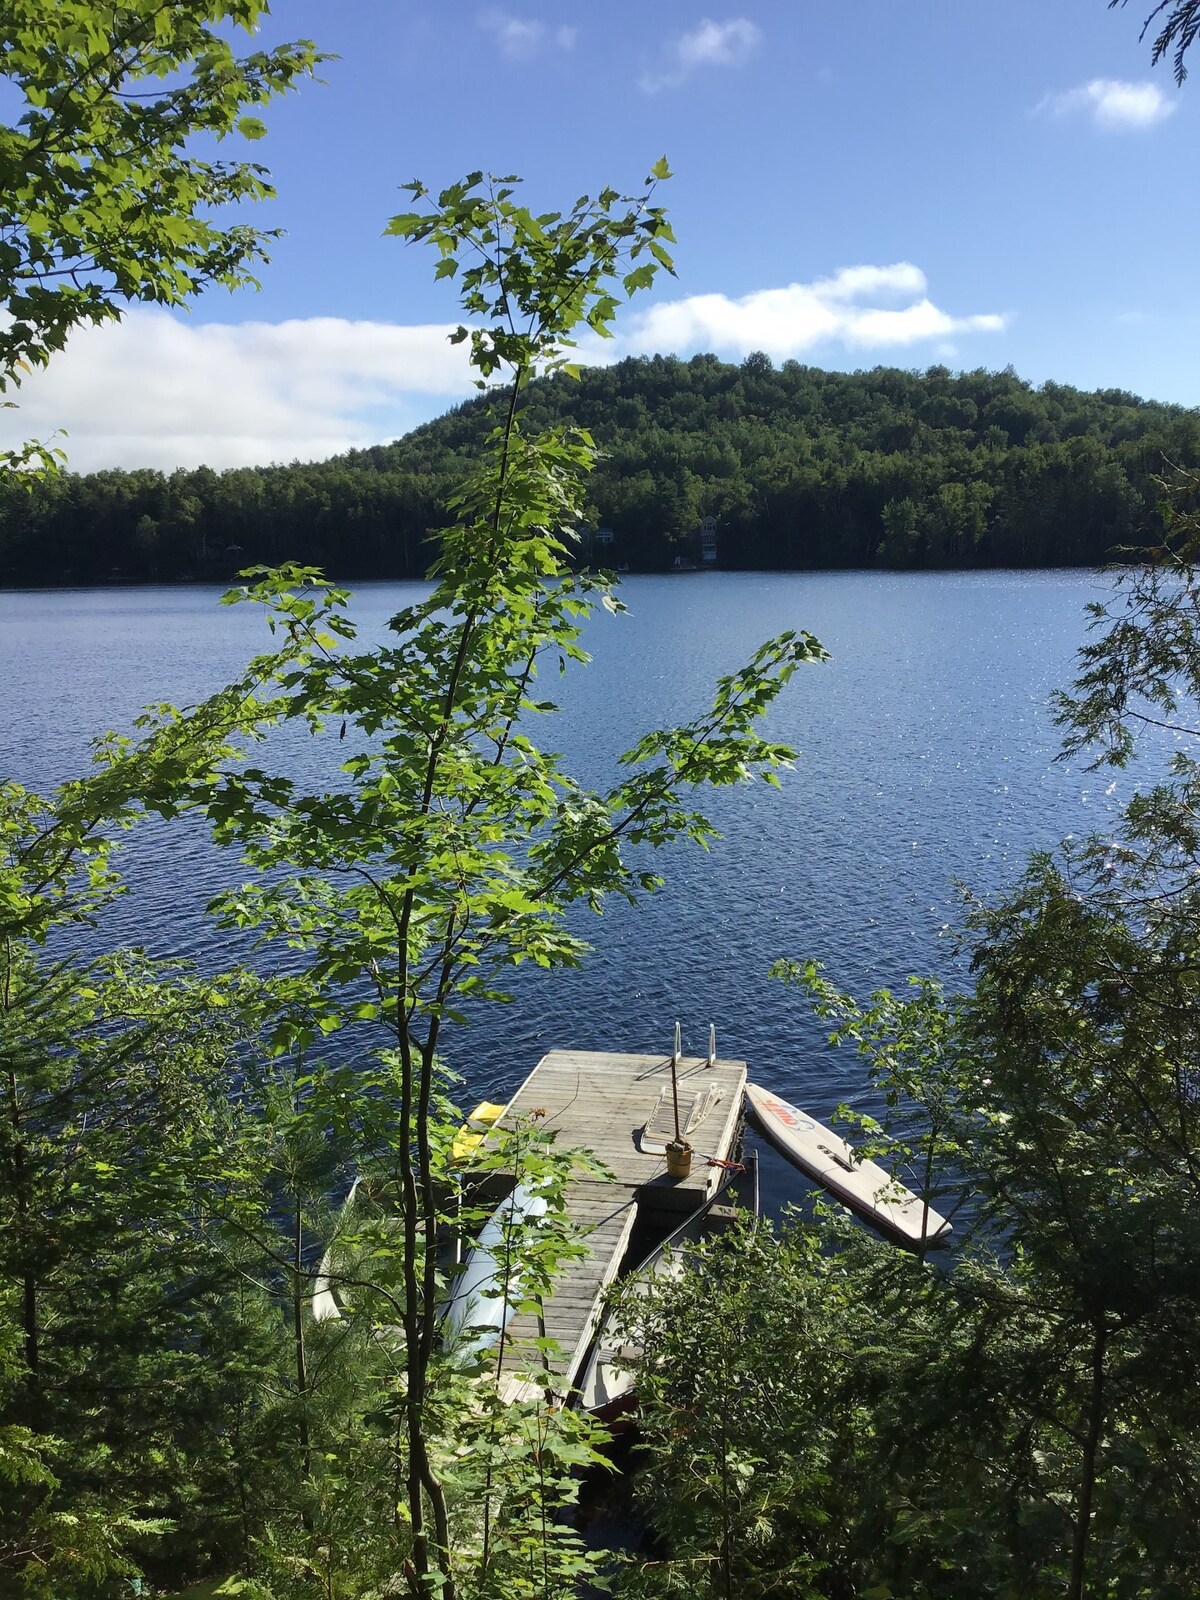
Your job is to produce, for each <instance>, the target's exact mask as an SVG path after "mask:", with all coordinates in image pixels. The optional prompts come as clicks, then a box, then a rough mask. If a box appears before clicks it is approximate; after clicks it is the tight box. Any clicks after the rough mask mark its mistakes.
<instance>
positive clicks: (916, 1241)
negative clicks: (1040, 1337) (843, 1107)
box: [746, 1083, 951, 1246]
mask: <svg viewBox="0 0 1200 1600" xmlns="http://www.w3.org/2000/svg"><path fill="white" fill-rule="evenodd" d="M746 1103H747V1105H748V1106H749V1107H750V1110H751V1111H752V1112H753V1114H754V1117H755V1120H756V1121H757V1123H758V1125H759V1127H760V1128H761V1129H762V1131H763V1132H764V1133H765V1134H766V1136H767V1138H768V1139H770V1141H771V1143H772V1144H773V1145H775V1146H776V1148H777V1149H778V1150H780V1151H781V1152H782V1153H783V1154H784V1155H785V1156H786V1157H787V1158H788V1160H789V1161H791V1162H792V1163H793V1164H794V1165H795V1166H797V1167H799V1168H800V1170H801V1172H803V1173H805V1174H807V1176H808V1177H810V1178H815V1179H816V1181H817V1182H818V1183H819V1184H821V1185H822V1187H823V1188H826V1189H828V1190H829V1192H830V1194H832V1195H834V1196H836V1198H837V1199H839V1200H841V1201H842V1202H843V1203H844V1204H845V1205H848V1206H849V1207H850V1209H851V1210H852V1211H854V1212H855V1213H856V1214H857V1215H858V1216H860V1217H862V1219H863V1220H864V1222H869V1223H870V1224H871V1225H872V1226H873V1227H875V1228H878V1229H879V1231H880V1232H881V1233H886V1234H888V1235H889V1236H890V1237H891V1238H893V1239H898V1240H899V1241H900V1243H901V1244H907V1245H918V1246H920V1245H922V1244H924V1245H926V1246H929V1245H931V1244H940V1243H942V1241H943V1240H944V1239H945V1238H946V1236H947V1235H948V1234H949V1233H950V1231H951V1230H950V1224H949V1223H948V1222H947V1221H946V1219H945V1217H943V1216H941V1215H939V1213H938V1212H936V1211H935V1210H934V1209H933V1207H932V1206H930V1205H929V1204H928V1203H927V1202H926V1201H924V1200H922V1199H921V1198H920V1196H919V1195H915V1194H913V1192H912V1191H911V1189H906V1188H905V1187H904V1185H903V1184H902V1183H899V1182H897V1180H896V1179H895V1178H893V1177H892V1175H891V1174H890V1173H888V1172H885V1171H884V1169H883V1168H882V1167H881V1166H879V1165H877V1164H876V1163H875V1162H874V1161H867V1160H864V1159H863V1158H862V1157H861V1156H859V1155H858V1154H857V1153H856V1152H855V1150H854V1149H853V1147H852V1146H851V1145H848V1144H847V1143H846V1141H845V1140H844V1139H842V1138H840V1137H839V1136H838V1135H837V1134H836V1133H834V1131H833V1129H832V1128H827V1127H826V1126H825V1125H824V1123H821V1122H818V1121H817V1120H816V1118H815V1117H810V1116H809V1115H808V1113H807V1112H806V1111H800V1110H798V1109H797V1108H796V1107H795V1106H793V1105H789V1104H788V1102H787V1101H786V1100H781V1099H780V1097H779V1096H778V1095H777V1094H772V1093H771V1092H770V1090H769V1089H760V1088H759V1087H758V1085H757V1084H753V1083H748V1084H747V1085H746Z"/></svg>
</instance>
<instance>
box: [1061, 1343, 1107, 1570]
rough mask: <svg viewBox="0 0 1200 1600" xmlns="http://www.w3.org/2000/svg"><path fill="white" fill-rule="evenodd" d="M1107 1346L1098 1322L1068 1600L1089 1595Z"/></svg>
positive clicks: (1093, 1349) (1102, 1423) (1093, 1351)
mask: <svg viewBox="0 0 1200 1600" xmlns="http://www.w3.org/2000/svg"><path fill="white" fill-rule="evenodd" d="M1107 1347H1108V1329H1107V1328H1106V1327H1105V1325H1104V1323H1103V1322H1098V1323H1096V1325H1095V1329H1094V1333H1093V1339H1092V1384H1091V1393H1090V1395H1089V1397H1088V1407H1087V1418H1086V1431H1085V1433H1084V1441H1083V1461H1082V1464H1081V1467H1080V1475H1079V1503H1078V1506H1077V1507H1076V1511H1075V1541H1074V1548H1073V1549H1072V1551H1071V1577H1070V1581H1069V1583H1068V1584H1067V1600H1084V1597H1085V1592H1086V1591H1085V1581H1086V1575H1087V1549H1088V1535H1089V1533H1090V1531H1091V1522H1092V1498H1093V1495H1094V1493H1095V1488H1096V1457H1097V1456H1098V1454H1099V1451H1100V1434H1101V1430H1102V1429H1103V1426H1104V1404H1105V1392H1104V1358H1105V1354H1106V1351H1107Z"/></svg>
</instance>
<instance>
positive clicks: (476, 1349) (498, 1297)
mask: <svg viewBox="0 0 1200 1600" xmlns="http://www.w3.org/2000/svg"><path fill="white" fill-rule="evenodd" d="M545 1215H546V1196H545V1195H544V1194H542V1193H540V1192H539V1190H538V1188H537V1186H536V1185H535V1184H526V1183H519V1184H518V1185H517V1187H516V1188H515V1189H514V1190H513V1192H512V1193H511V1194H510V1195H509V1197H508V1199H507V1200H503V1201H501V1203H500V1204H499V1205H498V1206H497V1207H496V1209H495V1211H493V1212H492V1214H491V1216H490V1217H489V1218H488V1220H487V1222H485V1223H484V1225H483V1231H482V1233H481V1234H480V1235H479V1238H478V1239H477V1240H476V1242H475V1244H474V1245H473V1247H472V1248H471V1250H470V1251H469V1252H468V1253H467V1257H466V1260H465V1261H464V1262H463V1266H462V1271H461V1272H460V1273H459V1275H458V1276H457V1277H456V1278H455V1280H454V1283H453V1285H452V1287H451V1291H450V1296H449V1299H448V1300H447V1302H446V1309H445V1311H444V1312H443V1315H442V1340H443V1343H444V1344H445V1345H446V1346H447V1347H448V1348H449V1349H450V1350H452V1351H453V1353H454V1355H455V1357H456V1358H457V1359H459V1360H461V1361H462V1362H463V1363H464V1364H465V1363H467V1362H469V1361H472V1360H474V1359H476V1358H478V1357H479V1356H481V1355H482V1354H483V1352H484V1351H485V1350H487V1349H488V1348H489V1347H490V1346H492V1345H495V1344H497V1343H498V1342H499V1340H500V1338H501V1336H502V1335H503V1333H504V1330H505V1328H506V1327H507V1326H508V1324H509V1321H510V1319H511V1318H512V1316H513V1314H514V1311H515V1308H516V1307H517V1306H518V1305H519V1304H520V1303H521V1299H522V1286H521V1281H520V1275H519V1273H517V1272H515V1271H514V1269H513V1266H512V1260H511V1252H512V1243H513V1239H514V1235H515V1234H516V1233H517V1232H518V1231H519V1230H520V1229H522V1228H523V1226H524V1225H526V1224H529V1223H536V1222H537V1221H538V1219H539V1218H541V1217H544V1216H545Z"/></svg>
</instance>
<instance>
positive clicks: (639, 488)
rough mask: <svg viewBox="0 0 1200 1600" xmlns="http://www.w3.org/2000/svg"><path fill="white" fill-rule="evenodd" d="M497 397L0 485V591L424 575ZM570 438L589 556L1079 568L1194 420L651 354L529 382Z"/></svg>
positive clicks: (1175, 453)
mask: <svg viewBox="0 0 1200 1600" xmlns="http://www.w3.org/2000/svg"><path fill="white" fill-rule="evenodd" d="M495 404H496V401H495V398H492V399H491V400H489V399H485V398H481V399H479V400H477V401H471V402H468V403H467V404H465V405H463V406H460V407H458V408H457V409H456V410H454V411H452V412H450V413H449V414H447V415H446V416H444V417H441V418H439V419H438V420H437V421H435V422H431V423H428V424H427V425H425V426H424V427H421V428H418V429H416V430H415V431H414V432H413V433H411V434H409V435H407V436H406V437H405V438H403V439H400V440H398V441H397V442H396V443H394V444H390V445H381V446H378V447H376V448H374V449H370V450H362V451H353V452H351V453H349V454H348V455H345V456H340V457H337V458H335V459H333V460H330V461H326V462H321V463H317V464H312V465H302V464H297V465H292V466H288V467H269V468H241V469H236V470H231V471H227V472H221V473H217V472H213V471H211V470H210V469H208V468H200V469H199V470H197V471H191V472H175V473H171V474H169V475H165V476H164V475H163V474H161V473H157V472H151V471H137V472H118V471H112V472H99V473H93V474H90V475H88V476H76V475H73V474H66V475H64V476H62V477H61V478H59V479H57V480H54V481H51V482H48V483H45V484H42V485H39V486H38V487H36V488H35V489H34V490H33V491H32V492H28V491H26V490H23V489H20V488H17V487H15V486H14V485H13V484H12V483H11V482H10V483H8V484H7V485H0V583H5V584H45V583H89V582H102V581H111V580H114V579H116V580H135V579H141V578H146V579H155V580H159V581H164V580H174V579H182V578H189V577H190V578H224V577H227V576H229V575H231V574H232V572H234V571H235V570H236V569H237V568H238V567H240V566H244V565H248V564H250V563H252V562H257V561H267V562H278V561H282V560H297V561H303V562H310V563H313V564H316V565H319V566H322V567H324V568H325V569H326V570H327V571H328V572H330V573H331V574H332V575H334V576H337V577H341V578H356V577H358V578H365V577H379V578H386V577H405V576H414V575H419V574H421V573H423V572H424V570H425V568H426V566H427V565H428V563H429V561H430V559H431V557H432V555H433V554H434V552H435V545H434V540H433V538H432V535H433V533H434V531H435V530H436V529H437V528H438V527H439V526H441V525H443V524H444V522H445V513H444V510H443V506H444V500H445V496H446V494H447V492H448V490H449V488H450V486H451V485H453V484H454V483H455V481H456V480H457V479H458V478H459V477H460V476H461V473H462V470H463V468H464V467H465V466H466V465H467V464H468V463H469V462H471V461H472V460H473V459H474V457H475V454H476V452H477V450H478V448H479V445H480V442H481V441H482V439H483V438H484V436H485V435H486V432H487V430H488V428H489V427H490V425H491V422H492V408H493V407H494V405H495ZM552 421H574V422H578V423H580V424H582V425H583V426H585V427H587V428H590V429H591V430H592V432H593V433H594V434H595V436H596V438H597V440H598V442H600V443H601V444H602V446H603V447H604V449H605V450H606V452H607V455H606V459H605V461H604V463H603V465H602V466H601V467H600V469H599V471H598V472H597V473H596V475H595V477H594V479H593V482H592V491H591V493H592V500H593V507H594V522H595V524H596V525H598V526H603V527H605V528H607V529H610V530H612V534H613V538H612V540H611V542H607V543H605V544H604V546H603V547H602V549H598V550H597V551H596V554H597V556H598V557H600V558H602V560H603V563H604V564H605V565H620V566H628V567H630V568H631V569H632V570H634V571H638V570H655V569H661V568H663V567H667V566H670V565H672V564H673V562H674V560H675V558H676V556H677V555H679V554H681V553H683V554H685V555H688V556H692V557H695V556H696V555H697V554H698V549H697V546H696V538H697V535H696V529H697V526H698V524H699V523H700V521H701V519H702V518H704V517H707V516H712V517H714V518H716V521H717V537H718V565H720V566H723V567H782V568H788V567H792V568H795V567H859V566H883V567H902V568H920V567H935V566H936V567H943V566H950V567H957V566H997V565H1001V566H1010V565H1015V566H1052V565H1090V564H1093V563H1097V562H1100V561H1103V560H1105V559H1106V558H1107V557H1108V555H1109V553H1110V552H1111V551H1112V550H1113V548H1114V547H1115V546H1119V545H1122V544H1126V543H1133V542H1138V541H1141V540H1144V539H1145V538H1146V537H1147V536H1150V535H1152V534H1153V532H1154V530H1155V517H1156V514H1155V509H1154V508H1155V500H1156V491H1155V486H1154V478H1155V475H1156V474H1158V473H1160V472H1161V471H1162V470H1163V468H1164V465H1165V463H1167V462H1172V463H1174V464H1176V465H1193V466H1195V465H1200V412H1197V411H1194V410H1187V409H1184V408H1182V407H1178V406H1165V405H1158V404H1154V403H1151V402H1147V401H1143V400H1141V399H1139V398H1138V397H1137V396H1135V395H1131V394H1126V393H1124V392H1123V391H1120V390H1101V391H1099V392H1097V393H1092V394H1088V393H1083V392H1081V391H1079V390H1076V389H1071V388H1067V387H1065V386H1062V385H1059V384H1053V383H1047V384H1045V385H1043V386H1042V387H1041V388H1038V389H1035V388H1033V387H1031V386H1030V385H1029V384H1027V383H1025V382H1023V381H1022V380H1021V379H1020V378H1018V377H1017V376H1016V375H1015V374H1014V373H1013V372H1012V371H1011V370H1010V371H1006V372H1001V373H993V372H986V371H982V370H980V371H975V372H968V373H963V374H960V375H958V376H954V375H952V374H951V373H950V372H949V371H948V370H947V369H946V368H944V367H931V368H930V369H929V370H928V371H926V372H925V373H923V374H921V373H915V372H906V371H901V370H898V369H893V368H884V367H877V368H875V369H874V370H872V371H870V372H856V373H841V372H823V371H820V370H819V369H817V368H814V367H805V366H801V365H800V364H798V363H797V362H793V361H789V362H786V363H785V364H784V365H783V367H782V368H780V369H779V370H776V369H775V368H773V367H772V365H771V363H770V361H769V360H768V359H767V358H766V357H765V356H761V355H752V356H749V357H748V358H747V359H746V360H745V361H743V362H742V363H741V364H740V365H731V364H728V363H725V362H721V361H718V360H717V359H716V358H715V357H714V356H696V357H694V358H693V359H692V360H690V361H679V360H676V359H674V358H673V357H663V356H654V357H652V358H638V359H632V360H627V361H622V362H619V363H617V364H616V365H614V366H611V367H606V368H592V369H588V370H586V371H585V372H584V373H583V375H582V378H581V379H580V380H579V381H578V382H576V381H574V380H573V379H571V378H568V377H566V376H564V375H561V374H560V375H556V376H555V377H553V378H551V379H548V380H542V381H540V382H539V383H538V384H536V385H535V386H534V388H533V389H532V390H531V391H530V396H529V407H528V411H527V414H526V427H527V429H531V428H534V427H536V426H538V425H539V424H541V423H546V422H552Z"/></svg>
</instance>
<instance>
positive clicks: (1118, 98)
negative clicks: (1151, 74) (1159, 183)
mask: <svg viewBox="0 0 1200 1600" xmlns="http://www.w3.org/2000/svg"><path fill="white" fill-rule="evenodd" d="M1038 110H1039V111H1052V112H1054V114H1055V115H1056V116H1069V115H1071V114H1073V113H1084V114H1090V115H1091V118H1092V120H1093V121H1094V122H1095V123H1097V124H1098V125H1099V126H1100V127H1102V128H1149V127H1150V126H1152V124H1154V123H1156V122H1162V121H1163V119H1164V118H1166V117H1169V116H1170V115H1171V114H1172V112H1173V111H1174V110H1175V102H1174V101H1173V100H1168V99H1167V97H1166V95H1165V94H1164V93H1163V92H1162V90H1161V89H1160V88H1159V86H1158V85H1157V84H1156V83H1148V82H1147V83H1123V82H1121V81H1120V80H1118V79H1116V78H1093V79H1092V81H1091V82H1090V83H1084V84H1081V85H1080V86H1079V87H1078V88H1077V89H1068V90H1067V91H1066V92H1065V93H1064V94H1052V95H1047V96H1046V98H1045V99H1044V100H1043V101H1042V103H1041V105H1040V106H1039V107H1038Z"/></svg>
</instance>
